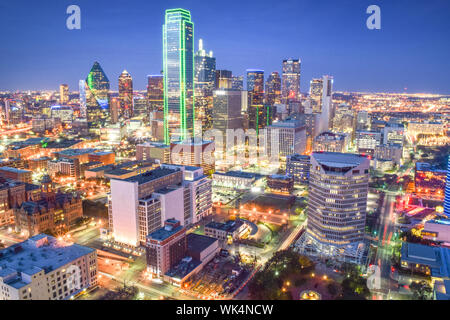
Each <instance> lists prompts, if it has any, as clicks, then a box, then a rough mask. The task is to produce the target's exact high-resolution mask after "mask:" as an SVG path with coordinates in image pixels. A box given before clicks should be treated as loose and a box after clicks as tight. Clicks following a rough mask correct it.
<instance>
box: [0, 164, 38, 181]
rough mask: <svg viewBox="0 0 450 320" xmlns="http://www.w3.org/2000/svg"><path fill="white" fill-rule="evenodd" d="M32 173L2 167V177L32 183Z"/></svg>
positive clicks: (0, 168)
mask: <svg viewBox="0 0 450 320" xmlns="http://www.w3.org/2000/svg"><path fill="white" fill-rule="evenodd" d="M31 175H32V172H31V171H30V170H24V169H17V168H13V167H0V177H3V178H5V179H12V180H17V181H21V182H25V183H31V180H32V179H31Z"/></svg>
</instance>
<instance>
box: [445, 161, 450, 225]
mask: <svg viewBox="0 0 450 320" xmlns="http://www.w3.org/2000/svg"><path fill="white" fill-rule="evenodd" d="M444 213H445V215H447V216H449V217H450V156H449V157H448V165H447V181H446V182H445V200H444Z"/></svg>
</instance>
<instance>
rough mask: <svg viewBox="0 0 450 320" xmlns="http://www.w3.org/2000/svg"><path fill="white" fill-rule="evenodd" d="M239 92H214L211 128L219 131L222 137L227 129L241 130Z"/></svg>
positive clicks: (222, 90)
mask: <svg viewBox="0 0 450 320" xmlns="http://www.w3.org/2000/svg"><path fill="white" fill-rule="evenodd" d="M241 97H242V95H241V91H238V90H232V89H219V90H215V91H214V102H213V106H214V107H213V128H214V129H217V130H220V131H221V132H222V134H223V137H225V136H226V132H227V129H232V130H235V129H241V128H242V115H241V105H242V103H241Z"/></svg>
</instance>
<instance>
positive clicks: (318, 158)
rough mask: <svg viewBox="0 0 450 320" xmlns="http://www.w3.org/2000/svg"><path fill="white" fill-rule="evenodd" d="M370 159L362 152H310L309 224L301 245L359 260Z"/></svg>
mask: <svg viewBox="0 0 450 320" xmlns="http://www.w3.org/2000/svg"><path fill="white" fill-rule="evenodd" d="M369 165H370V160H369V159H368V158H367V157H365V156H362V155H357V154H348V153H332V152H318V153H313V154H312V155H311V171H310V177H309V199H308V224H307V228H306V232H305V234H304V235H303V236H302V237H301V238H300V240H299V243H298V244H299V248H300V249H301V250H305V251H306V252H315V253H316V254H318V255H324V256H329V255H333V256H336V258H337V259H343V260H349V261H359V260H360V259H361V258H362V253H363V248H364V245H363V243H362V242H363V238H364V228H365V220H366V208H367V194H368V188H369Z"/></svg>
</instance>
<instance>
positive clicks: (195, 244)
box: [187, 233, 217, 252]
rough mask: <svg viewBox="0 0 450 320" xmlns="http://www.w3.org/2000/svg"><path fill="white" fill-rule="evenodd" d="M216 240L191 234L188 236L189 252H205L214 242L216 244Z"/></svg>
mask: <svg viewBox="0 0 450 320" xmlns="http://www.w3.org/2000/svg"><path fill="white" fill-rule="evenodd" d="M216 241H217V239H216V238H211V237H208V236H204V235H201V234H196V233H189V234H188V235H187V245H188V251H190V252H193V251H194V252H199V251H203V250H205V249H206V248H208V247H209V246H211V245H212V244H213V243H214V242H216Z"/></svg>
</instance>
